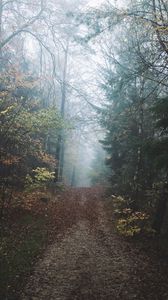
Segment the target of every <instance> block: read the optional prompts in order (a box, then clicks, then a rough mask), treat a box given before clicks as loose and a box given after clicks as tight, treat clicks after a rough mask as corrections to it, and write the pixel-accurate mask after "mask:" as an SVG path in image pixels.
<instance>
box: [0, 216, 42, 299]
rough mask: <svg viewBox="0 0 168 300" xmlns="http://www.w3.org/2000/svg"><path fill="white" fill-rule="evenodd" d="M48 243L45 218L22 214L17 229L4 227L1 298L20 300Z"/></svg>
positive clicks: (0, 264) (1, 259) (0, 273)
mask: <svg viewBox="0 0 168 300" xmlns="http://www.w3.org/2000/svg"><path fill="white" fill-rule="evenodd" d="M17 217H18V216H17ZM17 217H16V218H17ZM46 243H47V229H46V224H45V219H44V218H43V217H42V216H37V215H36V216H35V215H33V214H31V213H30V212H27V213H24V214H23V215H22V216H19V218H18V219H17V222H16V223H15V225H14V226H13V228H11V227H10V226H9V227H6V228H5V229H4V230H3V232H2V235H1V243H0V299H2V300H5V299H9V300H15V299H17V300H18V297H19V295H18V293H19V292H20V291H21V290H22V287H23V286H24V283H25V280H26V278H27V276H28V275H29V274H30V273H31V272H32V269H33V265H34V263H35V261H36V260H37V258H38V257H39V256H40V255H41V253H42V251H43V249H44V248H45V245H46Z"/></svg>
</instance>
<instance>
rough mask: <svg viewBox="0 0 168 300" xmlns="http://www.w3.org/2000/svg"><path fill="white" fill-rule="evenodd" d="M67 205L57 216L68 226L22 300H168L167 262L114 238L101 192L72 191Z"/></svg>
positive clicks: (40, 263)
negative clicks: (67, 220)
mask: <svg viewBox="0 0 168 300" xmlns="http://www.w3.org/2000/svg"><path fill="white" fill-rule="evenodd" d="M66 201H67V205H65V206H64V207H66V212H65V213H64V215H62V216H60V217H63V218H65V219H64V221H65V222H66V219H69V220H70V219H71V222H68V226H65V228H64V230H61V229H60V230H59V232H57V234H56V236H55V242H54V243H53V244H51V245H50V246H49V247H48V248H47V250H46V251H45V253H44V256H43V257H42V258H41V259H39V260H38V262H37V263H36V265H35V268H34V272H33V274H32V275H31V276H30V277H29V279H28V282H27V284H26V287H25V289H24V292H23V293H22V295H21V298H20V299H21V300H43V299H45V300H66V299H67V300H75V299H76V300H94V299H97V300H101V299H107V300H113V299H114V300H117V299H123V300H129V299H130V300H131V299H138V300H141V299H144V300H148V299H153V300H162V299H163V300H164V299H168V276H167V262H166V261H165V259H164V258H163V257H162V258H161V257H160V258H159V257H158V256H157V254H156V253H155V252H153V251H151V250H150V249H148V246H147V247H144V248H143V246H142V247H139V246H137V245H136V243H132V242H130V241H127V240H126V239H123V238H121V237H119V236H118V235H117V234H116V233H115V230H113V226H112V221H111V218H110V215H111V213H109V212H110V210H109V207H108V206H107V205H106V201H104V199H103V194H102V191H101V189H99V188H78V189H71V190H69V192H68V193H67V192H66ZM65 204H66V203H65ZM58 233H59V234H58Z"/></svg>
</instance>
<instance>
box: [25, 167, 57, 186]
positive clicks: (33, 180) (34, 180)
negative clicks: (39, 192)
mask: <svg viewBox="0 0 168 300" xmlns="http://www.w3.org/2000/svg"><path fill="white" fill-rule="evenodd" d="M33 173H34V175H33V176H30V175H29V174H28V175H27V176H26V182H25V185H26V190H33V189H36V188H41V187H45V186H46V185H47V183H49V182H50V181H52V180H53V179H54V172H50V171H49V170H48V169H46V168H40V167H37V168H36V169H35V170H33Z"/></svg>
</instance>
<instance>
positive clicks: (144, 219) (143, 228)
mask: <svg viewBox="0 0 168 300" xmlns="http://www.w3.org/2000/svg"><path fill="white" fill-rule="evenodd" d="M112 202H113V211H114V215H115V216H116V228H117V231H118V232H119V233H120V234H121V235H124V236H128V237H133V236H136V235H138V234H144V233H152V232H153V231H152V229H151V226H150V225H149V215H148V214H147V213H146V212H142V211H134V210H133V209H131V208H130V202H129V200H126V199H125V198H123V197H121V196H118V197H116V196H113V197H112Z"/></svg>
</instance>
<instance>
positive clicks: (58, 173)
mask: <svg viewBox="0 0 168 300" xmlns="http://www.w3.org/2000/svg"><path fill="white" fill-rule="evenodd" d="M68 50H69V40H68V41H67V45H66V48H65V49H64V53H65V55H64V68H63V78H62V86H61V94H62V98H61V117H62V119H64V117H65V104H66V88H67V87H66V77H67V66H68ZM64 150H65V133H64V129H61V131H60V134H59V137H58V142H57V150H56V160H57V164H58V165H57V167H56V169H55V181H56V182H57V181H62V178H63V168H64Z"/></svg>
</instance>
